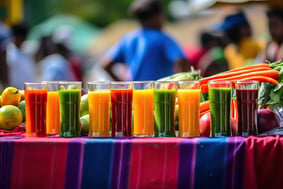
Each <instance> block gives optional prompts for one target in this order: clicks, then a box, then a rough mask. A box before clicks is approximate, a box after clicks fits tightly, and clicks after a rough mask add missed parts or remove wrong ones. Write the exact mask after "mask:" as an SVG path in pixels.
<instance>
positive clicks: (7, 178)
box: [0, 141, 14, 189]
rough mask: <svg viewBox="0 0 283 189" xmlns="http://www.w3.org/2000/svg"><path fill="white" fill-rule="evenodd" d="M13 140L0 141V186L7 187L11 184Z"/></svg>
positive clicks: (3, 188) (4, 188)
mask: <svg viewBox="0 0 283 189" xmlns="http://www.w3.org/2000/svg"><path fill="white" fill-rule="evenodd" d="M13 152H14V142H12V141H7V142H1V143H0V188H2V189H6V188H7V189H8V188H10V185H11V173H12V162H13Z"/></svg>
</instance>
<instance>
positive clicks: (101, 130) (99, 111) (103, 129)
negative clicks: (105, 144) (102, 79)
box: [88, 90, 110, 137]
mask: <svg viewBox="0 0 283 189" xmlns="http://www.w3.org/2000/svg"><path fill="white" fill-rule="evenodd" d="M88 103H89V134H88V136H90V137H96V136H104V137H107V136H110V130H109V125H110V90H102V91H92V92H89V93H88Z"/></svg>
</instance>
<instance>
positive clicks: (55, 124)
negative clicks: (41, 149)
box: [46, 81, 60, 135]
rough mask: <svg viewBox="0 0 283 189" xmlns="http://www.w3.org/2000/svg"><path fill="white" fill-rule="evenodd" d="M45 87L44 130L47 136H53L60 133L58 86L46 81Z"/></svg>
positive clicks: (53, 82) (56, 83) (55, 82)
mask: <svg viewBox="0 0 283 189" xmlns="http://www.w3.org/2000/svg"><path fill="white" fill-rule="evenodd" d="M47 87H48V93H47V115H46V129H47V134H48V135H55V134H59V133H60V107H59V92H58V88H59V84H58V82H57V81H47Z"/></svg>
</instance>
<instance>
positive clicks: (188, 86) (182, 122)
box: [178, 81, 200, 137]
mask: <svg viewBox="0 0 283 189" xmlns="http://www.w3.org/2000/svg"><path fill="white" fill-rule="evenodd" d="M199 104H200V84H199V81H179V82H178V105H179V137H196V136H200V132H199Z"/></svg>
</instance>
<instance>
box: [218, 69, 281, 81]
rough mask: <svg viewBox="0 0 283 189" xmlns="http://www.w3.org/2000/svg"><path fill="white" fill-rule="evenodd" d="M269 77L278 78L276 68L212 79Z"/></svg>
mask: <svg viewBox="0 0 283 189" xmlns="http://www.w3.org/2000/svg"><path fill="white" fill-rule="evenodd" d="M254 76H256V77H269V78H272V79H278V76H279V71H277V70H267V71H258V72H252V73H246V74H241V75H235V76H231V77H226V78H221V79H213V80H214V81H222V80H229V81H236V80H241V79H246V78H249V77H254Z"/></svg>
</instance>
